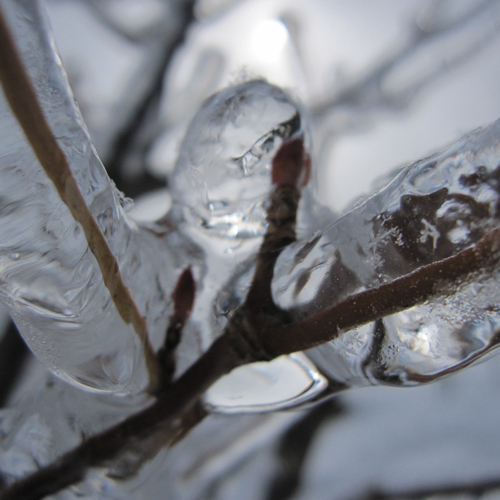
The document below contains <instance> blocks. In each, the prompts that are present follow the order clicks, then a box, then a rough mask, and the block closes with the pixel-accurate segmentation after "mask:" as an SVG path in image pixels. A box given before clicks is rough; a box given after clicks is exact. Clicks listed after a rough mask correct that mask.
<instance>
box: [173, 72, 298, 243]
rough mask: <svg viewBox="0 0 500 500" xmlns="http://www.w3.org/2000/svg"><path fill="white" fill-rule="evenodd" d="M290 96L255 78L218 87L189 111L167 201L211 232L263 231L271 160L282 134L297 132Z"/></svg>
mask: <svg viewBox="0 0 500 500" xmlns="http://www.w3.org/2000/svg"><path fill="white" fill-rule="evenodd" d="M303 134H304V131H303V129H302V122H301V116H300V112H299V109H298V107H297V105H296V103H294V101H293V100H292V99H291V97H290V96H289V95H288V94H287V93H285V92H284V91H283V90H281V89H280V88H278V87H275V86H273V85H270V84H269V83H266V82H264V81H262V80H252V81H249V82H245V83H242V84H240V85H236V86H234V87H229V88H227V89H224V90H222V91H220V92H218V93H217V94H215V95H214V96H212V97H210V98H209V99H208V100H207V101H206V102H205V104H204V105H203V107H202V108H201V109H200V110H199V111H198V113H196V115H195V117H194V118H193V120H192V122H191V124H190V126H189V128H188V130H187V132H186V136H185V138H184V140H183V142H182V146H181V150H180V154H179V158H178V160H177V163H176V166H175V170H174V173H173V175H172V178H171V185H172V191H173V198H174V203H177V204H180V205H181V206H182V207H183V208H184V216H185V217H186V218H187V219H188V220H189V221H190V222H192V223H194V224H196V225H199V226H201V227H203V228H205V229H206V230H208V231H210V232H211V233H213V234H214V235H217V236H219V237H225V238H249V237H250V238H251V237H254V236H261V235H263V234H264V233H265V227H266V212H267V210H266V207H267V204H268V198H269V193H270V190H271V188H272V179H271V165H272V160H273V158H274V156H275V154H276V153H277V151H278V150H279V148H280V146H281V145H282V144H283V142H284V141H286V140H289V139H290V138H292V137H297V136H299V135H303Z"/></svg>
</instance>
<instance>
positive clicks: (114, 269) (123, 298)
mask: <svg viewBox="0 0 500 500" xmlns="http://www.w3.org/2000/svg"><path fill="white" fill-rule="evenodd" d="M0 47H2V50H0V82H1V83H2V86H3V89H4V93H5V96H6V98H7V100H8V102H9V105H10V107H11V109H12V111H13V113H14V115H15V116H16V118H17V120H18V122H19V124H20V125H21V127H22V129H23V131H24V133H25V135H26V138H27V139H28V141H29V143H30V145H31V147H32V148H33V151H34V153H35V155H36V157H37V158H38V161H39V162H40V164H41V166H42V167H43V169H44V171H45V173H46V174H47V176H48V177H49V179H50V180H51V181H52V182H53V184H54V186H55V188H56V189H57V192H58V193H59V196H60V197H61V200H62V201H63V203H64V204H65V205H66V206H67V207H68V209H69V211H70V212H71V215H72V216H73V217H74V219H75V220H76V221H77V222H78V223H79V224H80V225H81V226H82V228H83V231H84V233H85V237H86V239H87V242H88V245H89V248H90V250H91V251H92V253H93V254H94V256H95V258H96V260H97V263H98V265H99V268H100V270H101V274H102V278H103V281H104V284H105V286H106V288H107V289H108V290H109V293H110V295H111V298H112V300H113V302H114V304H115V307H116V309H117V311H118V313H119V314H120V316H121V318H122V319H123V321H125V323H127V324H132V326H133V327H134V330H135V332H136V334H137V335H138V336H139V338H140V340H141V343H142V345H143V348H144V353H145V359H146V364H147V367H148V370H149V376H150V389H151V390H153V389H154V388H156V386H157V384H158V378H159V369H158V363H157V359H156V356H155V354H154V351H153V348H152V346H151V343H150V340H149V336H148V330H147V324H146V319H145V318H144V316H143V315H142V313H141V312H140V310H139V308H138V306H137V304H136V303H135V301H134V299H133V297H132V295H131V293H130V291H129V290H128V288H127V286H126V285H125V283H124V281H123V279H122V276H121V274H120V269H119V267H118V262H117V260H116V258H115V256H114V255H113V253H112V252H111V249H110V248H109V246H108V243H107V242H106V239H105V238H104V235H103V233H102V231H101V229H100V228H99V226H98V224H97V222H96V221H95V219H94V217H93V216H92V213H91V212H90V210H89V208H88V207H87V204H86V202H85V199H84V197H83V195H82V193H81V191H80V188H79V187H78V184H77V182H76V179H75V177H74V176H73V173H72V172H71V168H70V166H69V164H68V161H67V159H66V156H65V155H64V153H63V151H62V149H61V147H60V146H59V144H58V142H57V140H56V138H55V137H54V134H53V133H52V130H51V128H50V126H49V124H48V122H47V120H46V118H45V115H44V112H43V109H42V107H41V105H40V103H39V101H38V98H37V95H36V91H35V89H34V88H33V86H32V84H31V81H30V77H29V75H28V73H27V71H26V69H25V68H24V65H23V62H22V59H21V56H20V55H19V53H18V50H17V47H16V44H15V41H14V38H13V36H12V34H11V32H10V29H9V27H8V24H7V21H6V19H5V17H4V15H3V13H2V12H1V11H0Z"/></svg>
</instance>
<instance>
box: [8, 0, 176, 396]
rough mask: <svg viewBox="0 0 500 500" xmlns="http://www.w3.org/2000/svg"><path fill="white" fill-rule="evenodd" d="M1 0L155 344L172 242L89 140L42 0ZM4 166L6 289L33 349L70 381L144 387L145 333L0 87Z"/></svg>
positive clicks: (163, 316) (164, 313)
mask: <svg viewBox="0 0 500 500" xmlns="http://www.w3.org/2000/svg"><path fill="white" fill-rule="evenodd" d="M1 6H2V12H3V13H4V15H5V16H6V18H7V21H8V23H9V26H10V27H11V30H12V32H13V35H14V37H15V39H16V43H17V44H18V48H19V50H20V52H21V55H22V59H23V63H24V65H25V68H26V69H27V71H28V73H29V76H30V79H31V81H32V82H33V85H34V86H35V89H36V92H37V95H38V98H39V100H40V103H41V105H42V107H43V110H44V113H45V115H46V118H47V121H48V123H49V125H50V127H51V129H52V131H53V133H54V135H55V137H56V138H57V140H58V142H59V144H60V146H61V148H62V149H63V151H64V153H65V154H66V157H67V159H68V162H69V164H70V166H71V169H72V172H73V174H74V176H75V177H76V179H77V181H78V184H79V187H80V190H81V191H82V193H83V196H84V198H85V200H86V202H87V204H88V206H89V208H90V210H91V212H92V214H93V215H94V217H95V219H96V221H97V223H98V224H99V226H100V228H101V230H102V232H103V233H104V235H105V237H106V240H107V242H108V244H109V246H110V247H111V250H112V251H113V253H114V255H115V256H116V258H117V259H118V262H119V264H120V269H121V272H122V275H123V278H124V280H125V282H126V284H127V285H128V286H129V287H130V289H131V290H132V295H133V296H134V298H135V300H136V302H137V303H138V305H139V307H140V309H141V311H143V313H144V314H145V315H146V318H147V320H148V327H149V331H150V335H151V338H152V341H153V343H154V344H155V345H156V346H157V347H158V346H159V344H160V342H161V341H162V339H163V336H164V331H165V325H166V322H167V318H168V312H169V304H168V301H165V300H164V299H163V296H164V295H165V294H166V290H169V289H170V288H171V285H170V284H169V276H170V275H169V269H170V265H171V264H170V257H169V252H168V249H166V248H165V244H164V242H163V240H161V239H160V238H158V237H157V236H156V235H155V234H153V232H152V231H150V230H149V229H146V228H139V227H136V225H135V224H134V223H133V222H132V221H130V220H128V219H127V216H126V214H125V212H124V209H123V205H125V204H126V203H127V202H126V201H125V200H124V199H123V198H122V197H121V195H120V194H119V193H118V192H117V190H116V189H115V187H114V185H113V184H112V182H111V181H110V180H109V178H108V176H107V174H106V172H105V170H104V168H103V166H102V164H101V162H100V160H99V158H98V157H97V155H96V153H95V150H94V149H93V147H92V145H91V143H90V139H89V137H88V134H87V131H86V128H85V125H84V123H83V121H82V118H81V115H80V113H79V110H78V107H77V105H76V104H75V102H74V100H73V96H72V94H71V91H70V89H69V87H68V83H67V79H66V75H65V73H64V70H63V68H62V66H61V61H60V60H59V58H58V55H57V52H56V50H55V46H54V41H53V39H52V38H51V35H50V32H49V31H48V30H47V29H46V25H45V19H44V16H43V12H41V11H40V10H39V8H38V4H37V2H15V1H7V0H6V1H2V4H1ZM0 91H1V89H0ZM0 170H1V183H0V234H1V238H0V284H1V287H0V296H1V299H2V301H3V302H4V303H5V305H6V306H7V307H8V309H9V312H10V313H11V315H12V317H13V318H14V319H15V321H16V323H17V325H18V327H19V329H20V331H21V333H22V335H23V337H24V338H25V340H26V342H27V343H28V345H29V346H30V348H31V350H32V351H33V352H34V353H35V354H36V356H37V357H38V358H39V359H40V360H41V361H42V362H43V363H44V364H45V365H46V366H47V367H48V368H49V369H50V370H51V371H53V372H54V373H56V374H57V375H59V376H60V377H62V378H64V379H66V380H68V381H70V382H72V383H76V384H80V385H82V386H85V387H86V388H89V389H92V390H97V391H111V392H114V393H136V392H140V391H142V390H143V389H144V388H145V387H146V386H147V385H148V375H147V373H146V369H145V363H144V354H143V351H142V347H141V344H140V342H139V339H138V337H137V335H136V334H135V332H134V330H133V328H132V326H131V325H127V324H125V323H124V322H123V321H122V319H121V318H120V316H119V314H118V313H117V311H116V309H115V306H114V304H113V302H112V300H111V298H110V295H109V292H108V290H107V289H106V287H105V286H104V283H103V280H102V276H101V273H100V270H99V267H98V265H97V262H96V260H95V258H94V256H93V254H92V253H91V252H90V251H89V248H88V245H87V241H86V239H85V236H84V234H83V231H82V229H81V227H80V225H79V224H77V223H76V222H75V221H74V219H73V217H72V216H71V215H70V213H69V210H68V209H67V207H66V206H65V205H64V204H63V203H62V202H61V200H60V198H59V196H58V194H57V192H56V190H55V188H54V187H53V185H52V183H51V182H50V181H49V179H48V177H47V176H46V174H45V173H44V171H43V170H42V168H41V166H40V164H39V162H38V160H37V158H36V157H35V155H34V153H33V151H32V149H31V147H30V145H29V143H28V141H27V140H26V137H25V135H24V133H23V131H22V130H21V128H20V126H19V124H18V122H17V120H16V118H15V117H14V115H13V114H12V112H11V110H10V107H9V104H8V103H7V102H6V100H5V97H4V95H3V92H2V93H0ZM158 270H162V272H161V273H159V272H158Z"/></svg>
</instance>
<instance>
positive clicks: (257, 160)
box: [171, 80, 326, 413]
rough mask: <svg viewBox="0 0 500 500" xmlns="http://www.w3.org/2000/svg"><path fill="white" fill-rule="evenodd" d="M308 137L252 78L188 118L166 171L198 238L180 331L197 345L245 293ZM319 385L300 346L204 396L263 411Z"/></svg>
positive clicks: (220, 407)
mask: <svg viewBox="0 0 500 500" xmlns="http://www.w3.org/2000/svg"><path fill="white" fill-rule="evenodd" d="M308 142H309V141H308V137H307V134H306V131H305V130H304V128H303V120H302V117H301V113H300V109H299V106H298V105H297V104H296V103H295V102H294V101H293V100H292V98H291V97H290V96H289V95H288V94H287V93H285V92H284V91H283V90H282V89H280V88H278V87H275V86H273V85H271V84H269V83H266V82H264V81H261V80H253V81H249V82H245V83H242V84H239V85H236V86H233V87H229V88H227V89H224V90H222V91H220V92H218V93H217V94H215V95H214V96H212V97H210V98H209V99H208V100H207V101H206V102H205V104H204V105H203V106H202V108H201V109H200V111H198V113H197V114H196V115H195V117H194V118H193V120H192V122H191V124H190V126H189V128H188V130H187V132H186V136H185V138H184V140H183V142H182V146H181V151H180V154H179V158H178V161H177V163H176V166H175V170H174V173H173V176H172V179H171V186H172V196H173V204H172V217H173V218H176V217H177V218H178V219H177V220H180V221H181V223H180V224H179V225H178V227H179V229H180V231H181V232H182V233H183V234H185V235H186V236H187V237H188V238H190V239H191V240H194V241H195V242H196V244H198V245H200V246H201V247H202V250H200V255H201V256H202V262H201V263H200V271H199V273H198V274H199V278H198V279H199V287H198V286H197V290H198V293H197V296H196V299H195V303H194V307H193V311H192V314H191V316H190V320H189V323H188V324H187V325H186V329H185V330H184V333H183V335H184V336H185V338H186V337H188V336H190V337H191V338H193V337H198V339H197V340H198V345H200V346H201V348H202V350H206V349H207V348H208V346H209V345H210V344H211V343H212V342H213V340H214V339H215V338H216V337H217V336H218V335H219V334H220V332H221V331H223V329H224V327H225V325H226V322H227V318H228V317H229V316H230V315H231V313H232V312H233V311H235V310H236V309H237V308H238V307H239V306H241V304H242V303H243V302H244V301H245V297H246V294H247V292H248V290H249V288H250V285H251V283H252V279H253V274H254V264H255V261H256V257H257V253H258V251H259V247H260V245H261V242H262V239H263V236H264V234H265V233H266V227H267V212H268V207H269V203H270V198H271V194H272V192H273V190H274V189H275V188H276V186H290V185H297V186H300V187H302V186H304V185H306V184H307V183H308V180H309V173H310V172H309V170H310V165H309V156H308V149H309V143H308ZM309 206H310V204H305V209H304V210H303V212H308V208H309ZM303 218H304V220H305V219H306V218H307V217H305V214H303ZM195 267H196V266H195ZM186 343H187V340H186ZM182 347H183V346H182V344H181V346H180V351H182ZM180 351H178V352H180ZM325 386H326V381H325V379H324V377H322V376H321V374H320V373H319V372H318V371H317V370H316V368H315V366H314V365H313V364H312V363H311V362H310V361H309V360H307V358H306V357H305V356H303V355H297V356H282V357H281V358H280V359H277V360H274V361H272V362H269V363H258V364H252V365H247V366H243V367H240V368H239V369H238V370H235V371H234V372H232V373H231V374H229V375H228V376H227V377H223V379H222V380H220V381H219V382H218V383H217V384H215V386H214V387H212V388H211V389H210V391H209V392H208V394H207V396H206V399H205V402H206V403H207V405H208V406H209V407H210V409H211V410H212V411H217V412H227V413H233V412H256V411H268V410H272V409H280V408H284V407H289V406H296V405H298V404H300V403H302V402H303V401H305V400H308V399H310V398H312V397H314V396H315V395H317V393H318V392H321V391H322V390H323V389H324V388H325Z"/></svg>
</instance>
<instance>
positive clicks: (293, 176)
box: [272, 137, 311, 186]
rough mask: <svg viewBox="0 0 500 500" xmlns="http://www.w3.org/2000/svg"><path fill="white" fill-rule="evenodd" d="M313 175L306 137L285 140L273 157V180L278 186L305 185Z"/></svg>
mask: <svg viewBox="0 0 500 500" xmlns="http://www.w3.org/2000/svg"><path fill="white" fill-rule="evenodd" d="M310 175H311V160H310V158H309V155H308V154H307V153H306V152H305V149H304V138H303V137H297V138H295V139H292V140H290V141H286V142H284V143H283V144H282V145H281V147H280V148H279V150H278V152H277V153H276V155H275V157H274V158H273V170H272V182H273V184H276V185H277V186H299V184H300V185H301V186H305V185H306V184H307V183H308V182H309V177H310Z"/></svg>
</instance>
